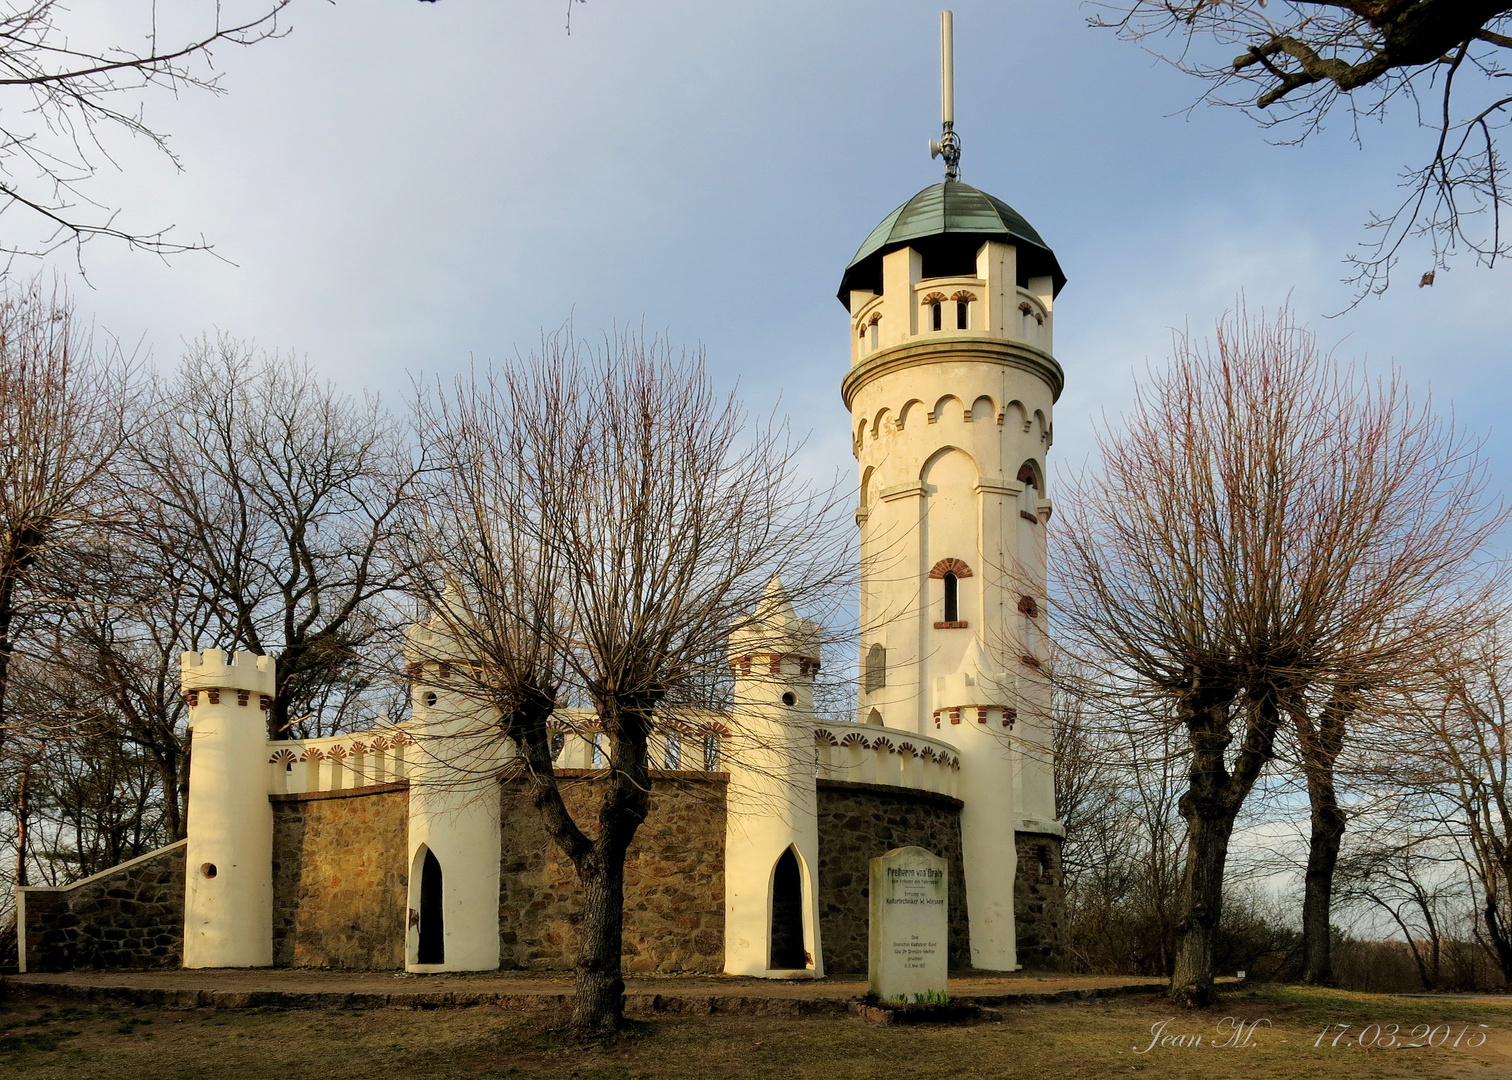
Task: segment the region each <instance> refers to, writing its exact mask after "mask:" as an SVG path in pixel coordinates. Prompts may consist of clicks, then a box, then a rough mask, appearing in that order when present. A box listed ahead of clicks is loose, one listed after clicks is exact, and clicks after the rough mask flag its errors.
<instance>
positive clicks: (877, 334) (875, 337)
mask: <svg viewBox="0 0 1512 1080" xmlns="http://www.w3.org/2000/svg"><path fill="white" fill-rule="evenodd" d="M881 325H882V320H881V319H873V320H872V324H871V347H872V348H873V349H875V348H876V347H877V342H878V341H880V340H881V338H882V331H881V330H879V329H877V327H879V326H881Z"/></svg>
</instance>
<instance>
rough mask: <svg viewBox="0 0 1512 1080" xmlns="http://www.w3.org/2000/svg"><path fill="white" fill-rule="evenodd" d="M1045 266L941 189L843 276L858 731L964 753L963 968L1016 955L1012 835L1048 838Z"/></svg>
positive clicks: (1012, 223)
mask: <svg viewBox="0 0 1512 1080" xmlns="http://www.w3.org/2000/svg"><path fill="white" fill-rule="evenodd" d="M1063 281H1064V278H1063V276H1062V275H1061V272H1060V267H1059V265H1058V264H1057V263H1056V261H1055V256H1054V254H1053V253H1052V252H1051V251H1050V250H1049V248H1047V247H1046V246H1045V245H1044V242H1043V241H1041V240H1040V238H1039V237H1038V235H1036V234H1035V232H1034V230H1033V229H1032V228H1030V227H1029V225H1028V223H1027V222H1025V221H1024V220H1023V218H1022V217H1020V216H1019V215H1018V214H1017V213H1016V212H1015V211H1013V209H1012V208H1010V207H1009V206H1007V205H1006V204H1004V203H1002V202H1001V201H999V200H997V199H995V198H993V197H992V196H990V195H987V194H986V193H985V192H981V191H978V190H976V189H975V188H972V187H968V186H967V185H965V184H962V183H959V182H957V181H954V180H947V181H946V182H945V183H943V184H937V185H935V186H933V187H931V188H927V189H925V190H924V191H922V192H920V193H919V194H918V195H916V196H915V197H914V198H913V199H911V200H909V202H908V203H906V204H904V205H903V206H901V207H899V208H898V210H896V211H895V212H894V213H893V214H892V215H890V216H889V217H888V218H887V219H886V220H884V221H883V222H882V224H881V225H879V226H878V227H877V229H876V230H874V231H873V233H872V235H871V236H870V237H869V238H868V239H867V241H866V243H865V244H863V245H862V248H861V250H860V252H858V253H857V255H856V258H855V259H854V260H853V261H852V263H851V265H850V267H849V268H848V269H847V270H846V275H845V280H844V282H843V283H842V285H841V297H840V298H841V300H842V301H843V302H845V303H846V305H847V306H848V308H849V309H850V312H851V353H852V356H851V361H852V362H851V369H850V372H849V373H848V374H847V375H846V377H845V379H844V381H843V383H842V393H843V395H844V398H845V402H846V405H847V406H848V407H849V408H850V410H851V417H852V427H851V430H852V433H853V436H854V449H855V453H856V457H857V459H858V461H859V463H860V480H861V482H860V505H859V507H858V508H857V511H856V521H857V524H858V525H859V526H860V529H861V542H860V546H861V622H860V625H861V672H862V680H861V683H862V685H861V693H860V698H859V716H858V719H860V720H861V721H863V722H866V723H872V724H882V725H884V726H886V727H890V728H898V729H901V730H903V731H908V732H920V733H924V734H930V735H935V736H938V737H940V738H943V739H946V740H949V741H950V742H952V743H953V744H955V745H956V746H957V747H958V748H959V749H960V751H961V776H960V795H961V798H962V799H963V801H964V803H965V806H964V808H963V810H962V816H961V833H962V846H963V853H964V857H965V863H966V892H967V909H968V913H969V918H970V920H971V948H972V962H973V964H974V965H975V966H976V967H979V968H986V969H995V970H1006V969H1011V968H1013V967H1015V966H1016V964H1017V958H1016V952H1015V947H1014V900H1013V883H1014V872H1015V854H1014V852H1015V838H1014V832H1015V828H1017V827H1020V825H1021V823H1022V822H1024V821H1025V820H1026V819H1028V820H1032V821H1033V822H1034V825H1033V827H1032V828H1033V831H1036V832H1039V833H1049V834H1052V835H1053V834H1055V833H1056V832H1058V831H1059V826H1058V825H1056V824H1055V823H1054V817H1055V806H1054V788H1053V783H1052V770H1051V762H1050V758H1049V752H1048V749H1049V734H1048V733H1049V691H1048V686H1047V684H1046V682H1045V679H1044V677H1043V672H1042V665H1043V663H1044V662H1045V660H1046V659H1047V657H1046V652H1045V627H1044V608H1045V541H1044V531H1045V526H1046V523H1047V522H1048V521H1049V518H1050V503H1049V501H1048V500H1047V499H1045V498H1044V493H1045V454H1046V452H1047V451H1048V449H1049V447H1050V439H1051V423H1050V415H1051V408H1052V406H1053V404H1054V402H1055V399H1056V397H1057V396H1058V395H1059V393H1060V390H1061V385H1062V374H1061V369H1060V365H1059V364H1057V363H1056V361H1055V359H1054V357H1053V356H1051V353H1050V348H1051V327H1052V323H1051V309H1052V306H1053V303H1054V294H1055V293H1056V292H1057V291H1058V289H1059V287H1060V285H1061V284H1062V282H1063Z"/></svg>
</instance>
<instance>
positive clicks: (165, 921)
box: [23, 840, 187, 971]
mask: <svg viewBox="0 0 1512 1080" xmlns="http://www.w3.org/2000/svg"><path fill="white" fill-rule="evenodd" d="M186 846H187V841H183V840H180V841H179V842H178V843H176V844H170V845H169V846H168V847H165V848H159V849H158V850H157V851H154V852H151V853H149V854H147V855H144V856H142V857H141V858H139V859H133V860H132V861H130V862H127V863H122V864H121V865H120V866H117V867H115V868H114V869H111V870H106V871H105V872H104V873H101V874H96V875H94V876H93V877H91V878H86V879H84V880H83V881H80V882H76V883H75V884H73V885H69V886H65V887H63V888H60V889H27V890H26V893H25V899H24V904H25V907H26V913H25V921H26V925H25V932H24V934H23V940H24V942H25V949H26V969H27V970H28V971H69V970H72V969H74V968H154V967H178V966H179V964H180V963H182V962H183V955H184V849H185V847H186Z"/></svg>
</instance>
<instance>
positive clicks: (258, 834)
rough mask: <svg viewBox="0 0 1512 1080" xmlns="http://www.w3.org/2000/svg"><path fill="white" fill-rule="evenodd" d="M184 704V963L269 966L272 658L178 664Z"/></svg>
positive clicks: (222, 655) (204, 657)
mask: <svg viewBox="0 0 1512 1080" xmlns="http://www.w3.org/2000/svg"><path fill="white" fill-rule="evenodd" d="M182 673H183V688H184V696H185V698H186V700H187V701H188V703H189V725H190V730H191V732H192V735H191V742H190V746H189V812H188V824H189V847H188V852H187V878H188V880H187V883H186V887H185V890H184V966H185V967H188V968H201V967H266V966H268V965H270V964H272V963H273V808H272V807H271V806H270V805H269V803H268V770H267V765H266V761H267V758H268V752H267V740H268V730H267V715H268V709H269V707H270V706H271V705H272V703H273V695H274V693H275V689H276V686H275V678H274V664H273V658H272V657H271V656H257V655H255V654H253V653H246V652H243V653H235V654H228V653H226V652H224V651H222V650H220V649H206V650H205V652H204V653H203V654H200V653H197V652H186V653H184V654H183V657H182Z"/></svg>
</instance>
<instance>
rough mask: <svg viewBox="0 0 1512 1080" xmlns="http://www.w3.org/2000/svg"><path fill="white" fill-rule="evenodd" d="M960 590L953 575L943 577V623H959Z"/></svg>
mask: <svg viewBox="0 0 1512 1080" xmlns="http://www.w3.org/2000/svg"><path fill="white" fill-rule="evenodd" d="M959 598H960V589H959V587H958V585H957V580H956V576H955V575H954V574H946V575H945V621H946V622H948V623H952V622H960V621H961V611H960V602H959Z"/></svg>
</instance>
